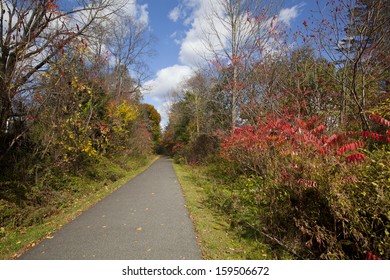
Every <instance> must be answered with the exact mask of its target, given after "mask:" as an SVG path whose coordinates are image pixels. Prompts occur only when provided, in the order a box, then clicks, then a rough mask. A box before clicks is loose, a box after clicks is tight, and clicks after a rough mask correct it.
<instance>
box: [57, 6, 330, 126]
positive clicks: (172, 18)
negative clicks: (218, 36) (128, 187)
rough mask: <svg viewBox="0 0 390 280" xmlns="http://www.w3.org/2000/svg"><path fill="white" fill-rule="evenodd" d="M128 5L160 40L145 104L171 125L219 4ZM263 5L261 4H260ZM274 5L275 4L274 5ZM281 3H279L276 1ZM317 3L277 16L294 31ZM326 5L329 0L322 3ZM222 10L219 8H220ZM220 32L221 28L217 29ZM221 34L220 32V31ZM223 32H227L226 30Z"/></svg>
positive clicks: (286, 8) (146, 85)
mask: <svg viewBox="0 0 390 280" xmlns="http://www.w3.org/2000/svg"><path fill="white" fill-rule="evenodd" d="M113 1H117V2H114V3H118V4H119V3H123V2H121V1H127V4H126V5H125V7H124V8H123V11H124V12H125V13H126V14H129V15H132V16H133V17H134V18H135V19H136V20H138V21H140V22H142V23H143V24H146V25H147V28H148V30H149V32H151V34H152V36H153V37H155V38H156V42H154V43H153V48H154V50H155V52H156V56H154V57H148V58H145V60H146V62H147V63H148V65H149V68H150V76H149V79H147V80H146V81H145V82H144V84H143V86H144V89H143V91H142V93H143V95H144V102H146V103H150V104H152V105H154V106H155V108H156V109H157V110H158V111H159V112H160V114H161V116H162V127H164V126H165V125H166V124H167V121H168V116H167V113H168V109H169V104H170V103H171V101H170V98H169V94H170V93H171V92H172V91H174V90H175V89H177V88H178V86H179V85H180V84H181V83H182V82H184V81H185V80H186V79H188V78H189V77H190V76H191V75H192V73H193V72H194V70H196V69H197V67H198V66H199V65H200V64H202V63H204V61H205V60H204V59H202V58H201V57H200V55H199V53H206V54H207V51H206V50H205V47H204V44H203V42H204V38H202V37H204V30H205V29H206V30H207V28H209V27H208V26H207V24H208V23H207V19H206V14H210V10H211V8H212V5H213V6H214V8H215V7H216V6H215V5H217V4H216V3H218V1H217V0H113ZM259 1H261V0H259ZM269 1H270V2H275V1H271V0H269ZM276 2H279V1H276ZM315 2H316V1H314V0H285V1H283V5H282V7H281V8H280V9H279V10H278V11H276V12H275V15H276V16H278V19H279V20H280V21H282V22H284V23H285V24H286V25H287V26H289V27H291V28H292V29H293V30H294V29H296V28H297V26H299V27H302V25H303V24H302V23H303V21H304V20H305V19H307V18H308V17H309V15H310V11H311V10H312V9H314V8H315V6H316V4H315ZM320 2H322V3H325V2H326V1H325V0H320ZM59 3H60V5H61V7H63V8H68V9H69V8H70V7H71V6H73V7H75V6H77V4H76V2H75V0H59ZM217 8H218V7H217ZM217 29H218V28H217ZM218 32H220V29H218ZM222 32H223V30H222Z"/></svg>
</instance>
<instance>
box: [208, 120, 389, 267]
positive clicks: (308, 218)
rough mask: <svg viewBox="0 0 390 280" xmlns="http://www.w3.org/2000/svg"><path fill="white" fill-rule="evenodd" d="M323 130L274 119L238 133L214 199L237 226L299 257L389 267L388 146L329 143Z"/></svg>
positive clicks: (344, 139) (350, 138) (347, 137)
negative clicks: (384, 262) (376, 259)
mask: <svg viewBox="0 0 390 280" xmlns="http://www.w3.org/2000/svg"><path fill="white" fill-rule="evenodd" d="M374 118H376V119H379V120H381V121H382V122H385V120H384V119H382V118H379V117H378V116H374ZM324 129H325V127H324V126H322V125H320V126H317V127H315V126H314V123H312V122H309V123H307V122H304V121H302V120H298V119H292V120H282V119H274V118H271V119H268V120H267V121H265V120H264V119H263V120H262V122H260V123H259V124H258V125H257V126H254V127H243V128H240V129H236V130H235V131H234V133H233V134H232V136H230V137H227V138H225V139H224V141H223V143H222V150H221V155H222V157H223V158H224V159H225V160H226V161H227V164H228V165H227V166H228V167H229V168H227V169H226V170H224V172H222V177H223V176H225V177H226V176H228V179H227V180H226V182H224V184H223V185H221V189H220V190H218V188H217V189H216V194H215V195H214V196H213V199H215V200H216V201H218V202H219V203H221V202H222V205H221V207H222V209H223V210H224V211H226V212H227V213H229V214H230V215H232V221H234V224H235V225H236V226H241V227H242V228H243V230H249V231H257V232H258V233H261V234H263V236H268V237H270V236H271V237H272V238H273V241H275V240H278V243H279V245H280V243H281V244H285V246H286V247H288V248H289V250H291V251H293V252H295V253H296V255H298V256H302V257H304V258H324V259H348V258H352V259H359V258H360V259H362V258H365V257H366V254H367V253H374V254H375V255H377V256H381V257H382V258H386V259H388V258H389V257H390V256H389V255H388V252H389V249H390V248H389V244H390V242H389V241H390V240H389V232H390V227H389V221H390V188H389V178H390V169H389V164H388V163H389V161H388V159H389V155H390V150H389V144H387V143H388V142H389V138H388V137H387V136H385V135H379V134H371V135H370V136H374V138H375V139H379V140H384V143H380V142H378V141H377V140H375V141H374V142H375V143H370V141H367V143H365V142H363V140H362V139H359V136H358V135H357V136H355V135H354V134H355V133H344V134H332V135H331V136H329V137H327V136H326V135H325V134H324V132H323V131H324ZM360 135H365V136H367V134H365V133H360ZM364 146H366V149H364V148H363V147H364ZM229 162H232V163H233V164H234V165H231V166H229ZM231 169H233V170H234V172H232V170H231ZM212 174H213V176H216V174H217V173H215V172H213V173H212ZM219 174H220V175H219V176H221V172H220V173H219ZM231 174H237V175H235V176H234V177H233V178H232V175H231ZM229 181H230V182H229ZM224 185H225V186H228V187H227V188H226V189H225V187H223V186H224ZM226 190H228V191H229V192H228V193H227V192H226Z"/></svg>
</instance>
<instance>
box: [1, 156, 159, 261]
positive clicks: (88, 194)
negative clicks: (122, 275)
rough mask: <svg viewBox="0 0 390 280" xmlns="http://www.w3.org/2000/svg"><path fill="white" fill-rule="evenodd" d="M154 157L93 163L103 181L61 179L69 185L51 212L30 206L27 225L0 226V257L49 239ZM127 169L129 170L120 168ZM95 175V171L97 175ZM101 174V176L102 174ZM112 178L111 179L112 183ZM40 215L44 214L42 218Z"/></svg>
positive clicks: (19, 251)
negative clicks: (43, 211) (29, 221)
mask: <svg viewBox="0 0 390 280" xmlns="http://www.w3.org/2000/svg"><path fill="white" fill-rule="evenodd" d="M157 158H158V157H156V156H150V157H148V158H147V159H146V160H135V159H130V160H127V161H126V162H123V167H124V168H118V166H117V165H116V164H114V163H112V164H110V163H107V162H106V163H105V164H103V165H102V166H96V172H97V173H99V172H101V173H104V172H106V173H107V174H109V177H111V178H108V179H106V180H101V176H98V177H97V178H96V179H95V180H91V179H87V178H79V177H67V178H63V179H64V180H66V181H67V182H69V184H70V186H69V188H67V189H66V190H64V191H63V193H61V195H62V196H63V201H61V204H60V207H58V208H57V209H55V211H53V214H51V215H47V214H46V215H43V214H41V212H40V209H39V208H38V209H32V211H33V213H30V214H29V216H31V217H35V216H36V217H37V219H36V220H35V221H34V219H33V218H31V219H33V221H32V222H31V223H32V225H30V226H22V227H20V226H19V227H16V228H14V227H12V226H7V227H0V259H16V258H17V257H18V256H20V255H21V254H22V253H23V252H25V251H26V250H28V249H29V248H31V247H34V246H35V245H36V244H38V243H39V242H40V241H41V240H43V239H44V238H50V235H51V233H52V232H54V231H56V230H58V229H59V228H60V227H62V226H63V225H65V224H67V223H68V222H70V221H72V220H73V219H75V218H76V217H77V216H78V215H80V214H81V213H82V212H84V211H85V210H87V209H88V208H89V207H91V206H92V205H94V204H96V203H97V202H98V201H100V200H101V199H103V198H104V197H106V196H107V195H109V194H110V193H112V192H113V191H115V190H117V189H118V188H120V187H121V186H122V185H123V184H124V183H126V182H127V181H129V180H131V179H132V178H134V177H135V176H136V175H138V174H140V173H142V172H143V171H144V170H146V169H147V168H148V167H149V166H150V165H151V164H152V163H153V162H154V161H155V160H156V159H157ZM124 170H130V171H127V172H126V171H124ZM97 175H99V174H97ZM102 176H103V175H102ZM114 180H115V182H113V181H114ZM42 216H47V217H46V218H45V217H42Z"/></svg>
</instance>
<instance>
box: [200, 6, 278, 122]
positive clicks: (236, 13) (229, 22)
mask: <svg viewBox="0 0 390 280" xmlns="http://www.w3.org/2000/svg"><path fill="white" fill-rule="evenodd" d="M271 2H273V3H271ZM211 6H212V9H211V11H210V13H209V14H208V15H207V27H205V28H204V33H205V35H206V39H205V46H206V48H207V49H208V51H210V52H211V53H212V54H213V55H214V57H215V60H217V61H216V63H218V64H225V66H226V65H227V66H228V67H230V69H231V86H230V90H229V91H230V95H231V122H232V128H234V127H235V126H236V122H237V121H238V119H239V112H238V111H239V109H238V108H239V103H240V95H241V93H242V83H241V82H240V73H241V76H242V74H243V73H245V71H246V69H248V68H249V67H250V65H251V63H252V62H253V59H254V57H255V56H256V55H258V52H256V50H258V49H259V48H262V47H263V46H265V45H266V44H267V43H268V42H269V40H270V32H269V31H270V30H269V26H270V23H271V21H272V18H270V17H269V15H270V14H272V12H273V10H272V9H273V8H274V7H277V4H276V2H275V1H258V0H217V1H212V4H211Z"/></svg>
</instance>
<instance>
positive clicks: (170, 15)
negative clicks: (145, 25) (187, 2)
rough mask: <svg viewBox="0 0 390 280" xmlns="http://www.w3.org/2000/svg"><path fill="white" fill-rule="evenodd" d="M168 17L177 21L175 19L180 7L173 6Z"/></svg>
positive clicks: (178, 15)
mask: <svg viewBox="0 0 390 280" xmlns="http://www.w3.org/2000/svg"><path fill="white" fill-rule="evenodd" d="M168 17H169V19H170V20H172V21H173V22H177V20H178V19H179V17H180V7H179V6H177V7H175V8H174V9H173V10H172V11H171V12H170V13H169V16H168Z"/></svg>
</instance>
